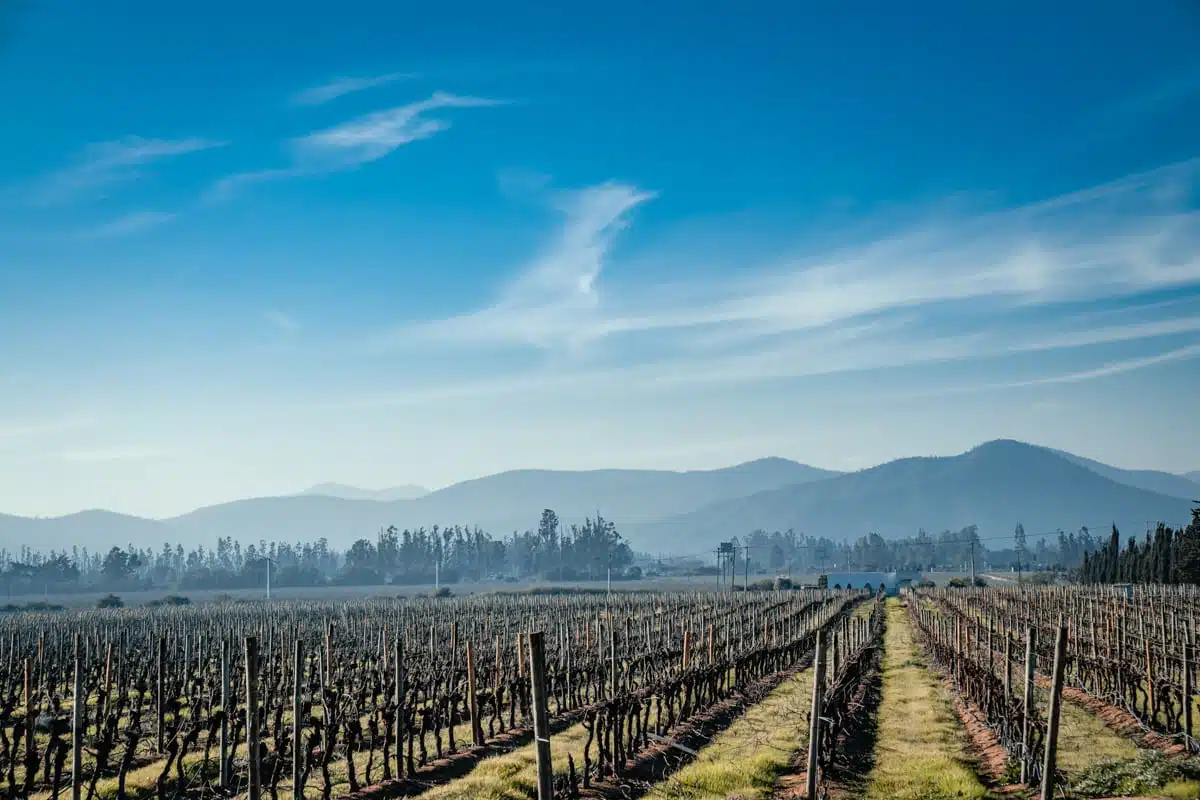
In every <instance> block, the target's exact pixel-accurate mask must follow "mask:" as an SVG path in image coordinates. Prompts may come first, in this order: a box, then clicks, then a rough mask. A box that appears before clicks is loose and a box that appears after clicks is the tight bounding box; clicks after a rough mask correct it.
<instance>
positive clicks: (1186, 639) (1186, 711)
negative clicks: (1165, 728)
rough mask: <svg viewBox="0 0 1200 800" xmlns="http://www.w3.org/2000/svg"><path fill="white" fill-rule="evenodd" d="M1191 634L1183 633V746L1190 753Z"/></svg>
mask: <svg viewBox="0 0 1200 800" xmlns="http://www.w3.org/2000/svg"><path fill="white" fill-rule="evenodd" d="M1192 657H1193V655H1192V632H1191V631H1190V630H1187V631H1184V632H1183V733H1184V736H1185V737H1186V738H1185V739H1184V745H1185V746H1186V748H1187V751H1188V752H1189V753H1190V752H1192V693H1193V691H1194V687H1193V686H1192Z"/></svg>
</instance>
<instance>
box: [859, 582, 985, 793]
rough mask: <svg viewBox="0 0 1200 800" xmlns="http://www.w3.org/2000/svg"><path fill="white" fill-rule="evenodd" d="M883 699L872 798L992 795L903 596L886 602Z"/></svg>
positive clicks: (870, 790) (869, 784)
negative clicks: (975, 765)
mask: <svg viewBox="0 0 1200 800" xmlns="http://www.w3.org/2000/svg"><path fill="white" fill-rule="evenodd" d="M887 615H888V616H887V622H888V628H887V634H886V636H885V638H884V645H885V652H884V662H883V698H882V700H881V702H880V707H879V723H878V724H879V727H878V731H877V738H876V743H875V767H874V769H872V770H871V772H870V774H869V775H868V776H867V791H866V795H865V797H866V798H867V799H868V800H943V799H944V800H970V799H971V798H983V797H987V796H988V792H987V789H986V788H985V787H984V785H983V784H982V783H981V782H980V780H979V777H978V776H977V775H976V773H975V770H974V768H973V765H972V762H971V761H970V759H969V758H968V756H967V748H966V743H965V740H964V733H963V731H962V728H961V726H960V724H959V720H958V717H957V715H956V714H955V712H954V707H953V705H952V704H951V700H950V698H949V697H948V696H947V694H946V692H945V690H944V689H943V688H942V686H941V683H940V681H939V680H938V679H937V677H936V676H935V675H934V674H933V673H932V672H931V671H930V670H929V668H928V665H927V664H926V662H925V659H924V655H923V653H921V652H920V649H919V647H918V646H917V644H916V641H915V638H914V632H913V627H912V622H911V620H910V619H909V617H908V612H907V611H906V610H905V609H904V608H903V607H902V606H901V605H900V601H899V599H898V598H894V597H893V598H889V599H888V601H887Z"/></svg>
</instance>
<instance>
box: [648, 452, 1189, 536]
mask: <svg viewBox="0 0 1200 800" xmlns="http://www.w3.org/2000/svg"><path fill="white" fill-rule="evenodd" d="M1190 508H1191V503H1190V502H1189V501H1188V500H1185V499H1182V498H1178V497H1170V496H1167V495H1164V494H1159V493H1155V492H1149V491H1146V490H1145V489H1139V488H1136V487H1133V486H1128V485H1125V484H1122V483H1117V482H1116V481H1113V480H1111V479H1109V478H1106V477H1104V476H1103V475H1100V474H1098V473H1096V472H1094V471H1092V470H1090V469H1088V468H1086V467H1084V466H1081V465H1079V464H1078V463H1075V462H1074V461H1073V460H1072V459H1067V458H1064V457H1062V456H1060V455H1058V454H1056V453H1055V452H1053V451H1051V450H1049V449H1047V448H1043V447H1037V446H1035V445H1029V444H1024V443H1022V442H1015V441H1011V440H999V441H994V442H988V443H986V444H983V445H980V446H978V447H976V448H974V449H972V450H969V451H967V452H966V453H963V454H961V455H957V456H950V457H944V458H904V459H899V460H897V461H891V462H888V463H886V464H881V465H879V466H877V467H872V468H870V469H865V470H862V471H861V472H854V473H850V474H846V475H841V476H838V477H833V478H829V479H827V480H823V481H820V482H817V483H810V484H806V485H796V486H786V487H783V488H780V489H774V490H769V491H765V492H758V493H756V494H753V495H749V496H747V497H740V498H736V499H733V500H727V501H723V502H717V503H712V504H709V505H707V506H705V507H704V508H701V509H698V510H696V511H693V512H689V513H687V514H682V515H679V516H677V517H674V518H671V519H665V520H661V521H658V522H655V523H654V524H652V525H649V526H636V527H634V528H631V530H630V533H631V534H632V535H635V536H653V537H654V538H655V539H656V540H657V541H659V542H660V543H661V545H660V546H661V547H662V548H663V549H665V550H667V551H673V552H680V551H681V549H682V548H685V547H689V546H690V547H691V550H692V551H703V550H704V549H706V548H708V547H710V546H715V544H716V542H717V541H720V540H721V539H725V538H728V537H729V536H730V535H732V534H736V533H741V532H745V531H750V530H754V529H756V528H763V529H766V530H786V529H788V528H793V529H795V530H796V531H797V532H803V533H807V534H811V535H825V536H830V537H833V538H838V539H842V538H847V537H853V536H859V535H861V534H863V533H865V532H868V531H875V532H877V533H879V534H881V535H884V536H911V535H913V534H915V533H916V532H917V530H918V529H920V528H925V529H926V530H927V531H930V532H937V531H941V530H945V529H952V530H957V529H959V528H962V527H964V526H966V525H970V524H976V525H978V526H979V529H980V536H981V537H985V538H986V537H988V536H1007V535H1009V534H1010V533H1011V532H1012V530H1013V528H1014V527H1015V526H1016V523H1017V522H1021V523H1022V524H1024V526H1025V529H1026V531H1027V532H1028V533H1029V534H1031V535H1033V534H1036V533H1042V532H1048V531H1053V530H1056V529H1057V528H1060V527H1061V528H1063V529H1065V530H1076V529H1078V528H1079V527H1080V526H1081V525H1089V526H1091V527H1093V528H1098V527H1099V528H1101V529H1102V530H1107V526H1108V525H1109V524H1111V523H1112V522H1114V521H1115V522H1116V523H1117V524H1118V526H1121V525H1125V526H1128V525H1129V524H1130V523H1132V522H1136V523H1137V524H1138V525H1139V526H1140V525H1142V524H1143V523H1144V522H1145V521H1155V520H1163V521H1166V522H1169V523H1173V524H1182V523H1186V522H1187V520H1188V519H1189V516H1190V512H1189V509H1190ZM1138 530H1140V528H1139V529H1138Z"/></svg>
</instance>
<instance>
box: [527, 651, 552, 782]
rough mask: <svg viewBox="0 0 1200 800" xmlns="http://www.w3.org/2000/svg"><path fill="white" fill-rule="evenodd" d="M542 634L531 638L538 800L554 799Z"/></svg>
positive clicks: (531, 674) (530, 655)
mask: <svg viewBox="0 0 1200 800" xmlns="http://www.w3.org/2000/svg"><path fill="white" fill-rule="evenodd" d="M542 636H543V634H542V632H541V631H536V632H534V633H531V634H529V676H530V678H531V683H532V689H533V739H534V742H535V743H536V744H537V748H536V750H537V780H538V782H537V800H553V798H554V765H553V764H552V763H551V762H550V709H549V704H548V701H547V698H546V653H545V650H544V649H543V648H544V645H543V643H542Z"/></svg>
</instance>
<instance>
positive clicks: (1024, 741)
mask: <svg viewBox="0 0 1200 800" xmlns="http://www.w3.org/2000/svg"><path fill="white" fill-rule="evenodd" d="M1036 645H1037V633H1036V632H1035V631H1034V629H1033V626H1032V625H1031V626H1030V627H1028V628H1026V629H1025V684H1024V694H1023V695H1022V701H1023V702H1024V713H1023V714H1022V715H1021V783H1023V784H1025V785H1026V786H1028V785H1029V768H1030V766H1032V764H1031V763H1030V758H1031V756H1030V753H1029V746H1030V740H1031V739H1032V734H1033V720H1032V719H1031V717H1030V715H1031V714H1032V713H1033V672H1034V667H1035V663H1034V660H1035V658H1036V655H1035V654H1034V647H1035V646H1036Z"/></svg>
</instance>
